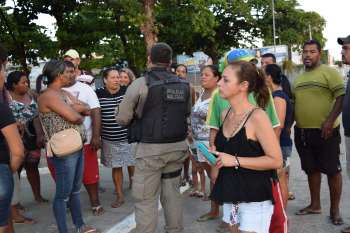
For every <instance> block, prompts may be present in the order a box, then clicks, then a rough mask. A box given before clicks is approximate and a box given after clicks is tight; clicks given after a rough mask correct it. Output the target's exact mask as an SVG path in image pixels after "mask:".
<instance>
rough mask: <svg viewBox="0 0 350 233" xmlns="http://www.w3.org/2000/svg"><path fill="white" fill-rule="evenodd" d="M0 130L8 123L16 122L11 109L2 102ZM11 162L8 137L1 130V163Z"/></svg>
mask: <svg viewBox="0 0 350 233" xmlns="http://www.w3.org/2000/svg"><path fill="white" fill-rule="evenodd" d="M0 112H1V115H0V130H1V129H3V128H5V127H6V126H8V125H11V124H14V123H16V121H15V118H14V117H13V115H12V112H11V109H10V108H9V107H8V106H6V105H4V104H1V103H0ZM9 163H10V152H9V148H8V146H7V142H6V139H5V137H4V135H3V134H2V132H1V131H0V164H9Z"/></svg>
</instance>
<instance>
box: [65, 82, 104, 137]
mask: <svg viewBox="0 0 350 233" xmlns="http://www.w3.org/2000/svg"><path fill="white" fill-rule="evenodd" d="M63 90H65V91H68V92H69V93H71V94H72V95H73V96H75V97H77V96H78V99H79V100H80V101H82V102H84V103H86V104H87V105H89V107H90V109H94V108H99V107H100V102H99V101H98V98H97V95H96V93H95V92H94V90H93V89H92V88H91V87H90V86H89V85H87V84H85V83H81V82H76V83H75V84H74V85H73V86H70V87H65V88H63ZM83 124H84V127H85V129H86V138H87V140H86V143H85V144H90V142H91V138H92V120H91V117H90V116H86V117H85V119H84V122H83Z"/></svg>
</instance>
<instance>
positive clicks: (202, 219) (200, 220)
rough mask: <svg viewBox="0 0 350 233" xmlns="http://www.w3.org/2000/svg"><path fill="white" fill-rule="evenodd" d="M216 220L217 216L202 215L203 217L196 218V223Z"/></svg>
mask: <svg viewBox="0 0 350 233" xmlns="http://www.w3.org/2000/svg"><path fill="white" fill-rule="evenodd" d="M218 218H219V216H211V215H210V214H204V215H202V216H200V217H199V218H197V222H206V221H209V220H215V219H218Z"/></svg>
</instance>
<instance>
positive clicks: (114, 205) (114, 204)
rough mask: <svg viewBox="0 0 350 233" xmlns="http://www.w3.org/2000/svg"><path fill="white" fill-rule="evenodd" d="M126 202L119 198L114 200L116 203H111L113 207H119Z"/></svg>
mask: <svg viewBox="0 0 350 233" xmlns="http://www.w3.org/2000/svg"><path fill="white" fill-rule="evenodd" d="M124 203H125V201H124V200H122V201H120V200H117V201H116V202H114V203H112V204H111V207H112V208H119V207H121V206H122V205H123V204H124Z"/></svg>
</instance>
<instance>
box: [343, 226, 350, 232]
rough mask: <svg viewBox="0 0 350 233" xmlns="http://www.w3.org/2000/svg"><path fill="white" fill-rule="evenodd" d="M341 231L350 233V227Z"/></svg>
mask: <svg viewBox="0 0 350 233" xmlns="http://www.w3.org/2000/svg"><path fill="white" fill-rule="evenodd" d="M341 233H350V227H347V228H344V229H343V230H341Z"/></svg>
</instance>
